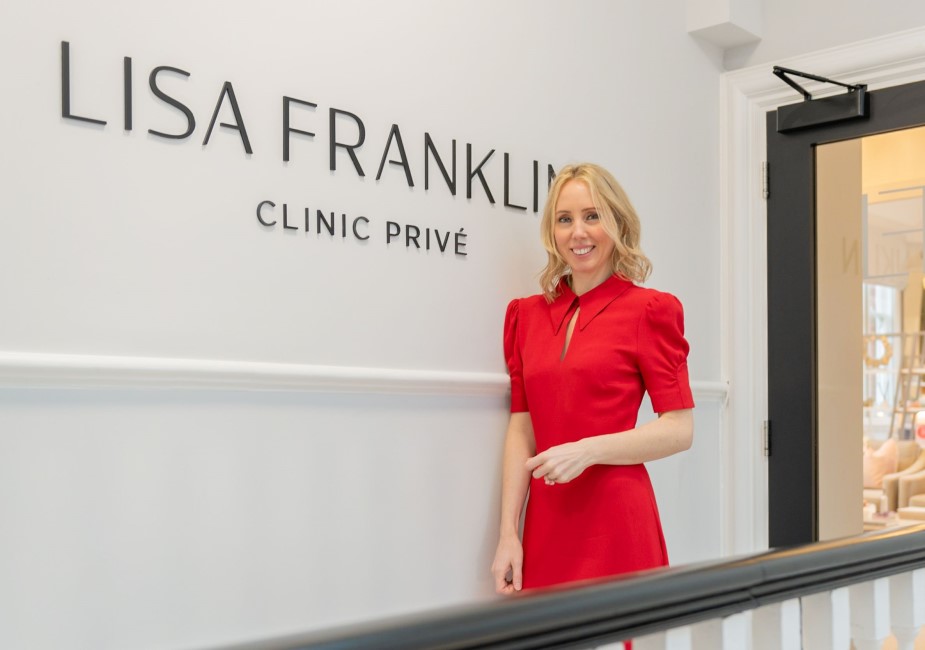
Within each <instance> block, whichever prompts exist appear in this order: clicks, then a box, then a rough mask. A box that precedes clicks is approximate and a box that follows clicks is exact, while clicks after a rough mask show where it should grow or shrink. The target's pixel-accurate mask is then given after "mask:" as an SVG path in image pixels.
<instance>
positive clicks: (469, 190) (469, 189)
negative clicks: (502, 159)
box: [466, 142, 495, 203]
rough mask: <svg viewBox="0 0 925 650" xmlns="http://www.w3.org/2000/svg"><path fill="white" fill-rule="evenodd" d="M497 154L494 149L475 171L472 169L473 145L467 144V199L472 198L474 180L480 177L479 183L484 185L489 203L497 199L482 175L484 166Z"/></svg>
mask: <svg viewBox="0 0 925 650" xmlns="http://www.w3.org/2000/svg"><path fill="white" fill-rule="evenodd" d="M494 153H495V150H494V149H492V150H491V151H489V152H488V155H487V156H485V157H484V158H482V162H480V163H479V164H478V167H476V168H475V169H474V170H473V168H472V145H471V144H469V143H468V142H467V143H466V198H467V199H471V198H472V179H473V178H475V177H476V176H478V177H479V181H481V183H482V189H484V190H485V194H486V195H487V196H488V202H489V203H494V202H495V197H493V196H492V195H491V190H490V189H489V188H488V183H487V182H486V181H485V174H483V173H482V166H483V165H484V164H485V163H487V162H488V159H489V158H491V157H492V155H493V154H494Z"/></svg>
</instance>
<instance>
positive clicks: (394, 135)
mask: <svg viewBox="0 0 925 650" xmlns="http://www.w3.org/2000/svg"><path fill="white" fill-rule="evenodd" d="M392 140H395V142H396V143H397V144H398V156H399V158H400V160H389V164H390V165H398V166H399V167H401V168H402V169H404V170H405V179H406V180H407V181H408V187H414V181H413V180H411V167H410V166H409V165H408V156H406V155H405V144H404V143H403V142H402V139H401V131H400V130H399V129H398V125H397V124H393V125H392V128H391V129H389V138H388V140H386V141H385V149H383V150H382V160H381V161H379V171H378V172H376V180H377V181H378V180H379V179H380V178H381V177H382V168H383V167H385V159H386V158H387V157H388V155H389V148H390V147H391V146H392Z"/></svg>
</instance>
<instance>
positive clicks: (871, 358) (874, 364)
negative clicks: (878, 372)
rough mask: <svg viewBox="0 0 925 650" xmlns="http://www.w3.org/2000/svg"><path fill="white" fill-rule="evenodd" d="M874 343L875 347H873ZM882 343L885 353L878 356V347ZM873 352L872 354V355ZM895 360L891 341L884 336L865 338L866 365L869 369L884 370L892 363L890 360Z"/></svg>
mask: <svg viewBox="0 0 925 650" xmlns="http://www.w3.org/2000/svg"><path fill="white" fill-rule="evenodd" d="M871 343H873V345H871ZM878 343H880V344H881V345H882V348H883V351H882V353H881V354H879V355H878V354H877V352H878V349H877V348H878V346H877V344H878ZM871 351H872V353H871ZM892 358H893V346H892V345H890V341H889V340H888V339H887V338H886V337H885V336H882V335H879V336H865V337H864V365H865V366H867V367H868V368H882V367H883V366H886V365H888V364H889V363H890V359H892Z"/></svg>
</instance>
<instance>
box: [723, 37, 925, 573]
mask: <svg viewBox="0 0 925 650" xmlns="http://www.w3.org/2000/svg"><path fill="white" fill-rule="evenodd" d="M775 64H776V65H782V66H785V67H788V68H794V69H797V70H802V71H805V72H810V73H813V74H817V75H822V76H825V77H829V78H831V79H837V80H838V81H843V82H846V83H866V84H867V86H868V89H870V90H876V89H877V88H885V87H889V86H896V85H899V84H904V83H910V82H914V81H922V80H925V27H921V28H916V29H912V30H908V31H904V32H899V33H896V34H891V35H888V36H884V37H880V38H876V39H871V40H868V41H862V42H859V43H853V44H851V45H845V46H841V47H836V48H832V49H828V50H823V51H820V52H814V53H812V54H807V55H802V56H798V57H794V58H791V59H786V60H782V61H778V62H775V63H766V64H761V65H758V66H754V67H750V68H745V69H742V70H736V71H733V72H728V73H725V74H724V75H722V77H721V80H720V236H721V238H722V240H721V242H722V243H721V246H722V251H723V253H722V266H721V270H720V278H721V280H720V281H721V287H720V291H721V297H722V304H721V314H720V340H721V346H722V347H721V349H722V355H723V358H722V373H723V377H724V380H725V381H726V382H727V383H728V386H729V393H728V400H729V401H728V411H727V414H726V417H724V418H723V429H724V430H723V432H722V439H723V441H724V443H725V444H723V446H722V449H723V450H724V458H723V459H722V464H723V466H724V468H725V471H724V472H723V475H724V480H723V490H724V499H725V502H724V504H723V513H724V516H723V520H724V529H723V535H724V537H723V552H724V554H725V555H737V554H741V553H752V552H756V551H760V550H763V549H765V548H767V545H768V523H767V522H768V463H767V458H766V457H765V456H764V451H763V450H764V444H763V434H762V425H763V422H764V420H765V419H766V418H767V412H768V395H767V392H768V391H767V376H768V364H767V322H768V321H767V238H766V235H767V230H766V225H767V208H766V205H765V200H764V197H763V193H762V163H763V161H765V160H766V156H765V150H766V133H765V114H766V112H767V111H770V110H773V109H775V108H777V107H778V106H780V105H782V104H789V103H793V102H796V101H800V100H802V97H800V95H799V94H797V93H796V92H795V91H794V90H793V89H792V88H790V87H789V86H787V85H785V84H784V83H783V82H781V81H780V79H778V78H777V77H775V76H774V75H773V74H772V71H771V70H772V67H773V66H774V65H775ZM801 85H804V84H803V83H802V81H801ZM805 87H806V88H807V90H809V91H810V92H812V93H813V96H814V97H815V96H816V94H817V92H818V95H819V96H825V95H827V94H832V93H838V92H844V90H843V89H841V88H833V87H827V86H825V85H824V84H819V83H817V82H811V81H808V82H807V83H806V84H805ZM769 189H770V191H771V192H773V191H774V171H773V170H771V171H770V188H769Z"/></svg>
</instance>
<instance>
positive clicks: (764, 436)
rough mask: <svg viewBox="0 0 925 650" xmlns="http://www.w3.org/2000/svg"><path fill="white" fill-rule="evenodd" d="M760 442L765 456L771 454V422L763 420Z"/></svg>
mask: <svg viewBox="0 0 925 650" xmlns="http://www.w3.org/2000/svg"><path fill="white" fill-rule="evenodd" d="M761 444H762V448H763V452H764V455H765V456H770V455H771V422H770V420H765V421H764V422H763V423H762V424H761Z"/></svg>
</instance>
